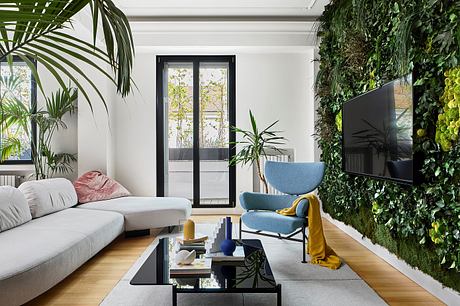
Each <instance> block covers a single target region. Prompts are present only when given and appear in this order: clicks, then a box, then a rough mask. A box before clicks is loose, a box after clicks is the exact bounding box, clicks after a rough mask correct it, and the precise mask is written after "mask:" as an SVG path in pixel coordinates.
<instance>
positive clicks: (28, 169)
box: [0, 164, 35, 176]
mask: <svg viewBox="0 0 460 306" xmlns="http://www.w3.org/2000/svg"><path fill="white" fill-rule="evenodd" d="M34 171H35V169H34V165H31V164H29V165H27V164H19V165H0V175H20V176H27V175H30V174H32V173H34Z"/></svg>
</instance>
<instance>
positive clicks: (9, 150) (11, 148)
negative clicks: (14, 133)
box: [0, 137, 21, 160]
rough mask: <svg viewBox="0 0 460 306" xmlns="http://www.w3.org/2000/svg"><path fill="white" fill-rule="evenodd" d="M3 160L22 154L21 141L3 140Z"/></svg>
mask: <svg viewBox="0 0 460 306" xmlns="http://www.w3.org/2000/svg"><path fill="white" fill-rule="evenodd" d="M0 153H1V158H2V160H7V159H9V158H10V157H11V156H13V155H19V154H20V153H21V141H20V140H19V139H18V138H15V137H8V138H3V139H2V143H1V145H0Z"/></svg>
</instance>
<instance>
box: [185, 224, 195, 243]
mask: <svg viewBox="0 0 460 306" xmlns="http://www.w3.org/2000/svg"><path fill="white" fill-rule="evenodd" d="M193 239H195V222H193V220H192V219H188V220H187V221H185V223H184V241H185V240H193Z"/></svg>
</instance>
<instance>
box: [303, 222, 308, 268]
mask: <svg viewBox="0 0 460 306" xmlns="http://www.w3.org/2000/svg"><path fill="white" fill-rule="evenodd" d="M306 238H307V237H306V235H305V225H304V226H302V262H303V263H306V262H307V261H306V258H305V257H306V251H307V250H306V249H305V240H306Z"/></svg>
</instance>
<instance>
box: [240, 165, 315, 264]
mask: <svg viewBox="0 0 460 306" xmlns="http://www.w3.org/2000/svg"><path fill="white" fill-rule="evenodd" d="M323 176H324V163H322V162H314V163H284V162H273V161H267V162H266V163H265V177H266V179H267V181H268V183H269V184H270V185H271V186H273V187H274V188H275V189H277V190H278V191H280V192H282V193H285V194H284V195H273V194H264V193H256V192H243V193H242V194H241V195H240V203H241V206H242V207H243V209H244V210H245V212H244V213H243V215H242V216H241V221H240V239H241V235H242V233H243V232H244V233H251V234H258V235H263V236H269V237H275V238H279V239H286V240H291V241H298V242H302V245H303V249H302V253H303V254H302V262H306V261H305V253H306V249H305V243H306V239H307V237H306V233H305V229H306V227H307V226H308V219H307V213H308V201H307V200H302V201H301V202H300V203H299V205H298V206H297V209H296V216H283V215H280V214H277V213H276V210H277V209H282V208H286V207H290V206H291V204H292V202H293V201H294V200H295V199H296V198H297V197H298V196H299V195H302V194H306V193H308V192H311V191H313V190H315V189H316V187H318V186H319V184H320V183H321V181H322V179H323ZM242 223H244V224H245V225H246V226H247V227H249V228H251V229H253V230H255V231H249V230H243V229H242V226H241V225H242ZM266 232H270V233H276V234H277V235H273V234H269V233H266ZM299 233H302V239H298V238H294V236H295V235H297V234H299Z"/></svg>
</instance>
